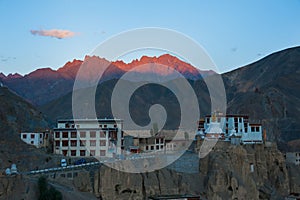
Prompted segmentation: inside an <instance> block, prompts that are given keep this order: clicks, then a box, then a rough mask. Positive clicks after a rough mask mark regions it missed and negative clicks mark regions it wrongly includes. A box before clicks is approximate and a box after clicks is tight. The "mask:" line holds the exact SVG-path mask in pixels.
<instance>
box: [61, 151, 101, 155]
mask: <svg viewBox="0 0 300 200" xmlns="http://www.w3.org/2000/svg"><path fill="white" fill-rule="evenodd" d="M62 154H63V155H64V156H96V151H95V150H90V151H86V150H80V151H78V152H77V151H76V150H70V151H68V150H63V151H62ZM99 155H100V156H106V150H100V152H99Z"/></svg>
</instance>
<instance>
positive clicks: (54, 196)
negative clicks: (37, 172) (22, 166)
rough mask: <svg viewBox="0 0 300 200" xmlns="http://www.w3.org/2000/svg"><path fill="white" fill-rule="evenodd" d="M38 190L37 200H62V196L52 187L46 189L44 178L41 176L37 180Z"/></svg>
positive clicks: (46, 184) (46, 183)
mask: <svg viewBox="0 0 300 200" xmlns="http://www.w3.org/2000/svg"><path fill="white" fill-rule="evenodd" d="M38 188H39V192H40V196H39V200H62V194H61V192H60V191H58V190H56V189H55V188H54V187H50V188H49V187H48V182H47V179H46V177H44V176H41V177H40V178H39V180H38Z"/></svg>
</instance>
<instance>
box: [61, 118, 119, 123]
mask: <svg viewBox="0 0 300 200" xmlns="http://www.w3.org/2000/svg"><path fill="white" fill-rule="evenodd" d="M67 122H70V123H74V122H123V120H122V119H112V118H104V119H59V120H57V123H67Z"/></svg>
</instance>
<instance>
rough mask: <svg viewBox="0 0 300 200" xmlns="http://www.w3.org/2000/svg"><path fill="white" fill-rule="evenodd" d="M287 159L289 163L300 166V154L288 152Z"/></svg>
mask: <svg viewBox="0 0 300 200" xmlns="http://www.w3.org/2000/svg"><path fill="white" fill-rule="evenodd" d="M285 158H286V162H288V163H293V164H295V165H300V152H287V153H286V154H285Z"/></svg>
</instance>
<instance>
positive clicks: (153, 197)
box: [149, 194, 200, 200]
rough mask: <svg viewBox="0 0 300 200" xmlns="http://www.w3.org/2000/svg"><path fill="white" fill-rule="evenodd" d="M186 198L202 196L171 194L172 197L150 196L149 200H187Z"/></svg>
mask: <svg viewBox="0 0 300 200" xmlns="http://www.w3.org/2000/svg"><path fill="white" fill-rule="evenodd" d="M185 198H197V199H199V198H200V195H192V194H170V195H155V196H150V197H149V199H152V200H161V199H185Z"/></svg>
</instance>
